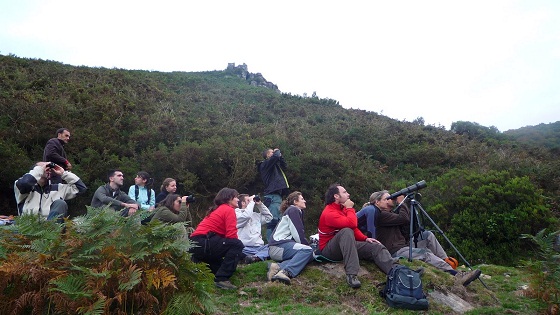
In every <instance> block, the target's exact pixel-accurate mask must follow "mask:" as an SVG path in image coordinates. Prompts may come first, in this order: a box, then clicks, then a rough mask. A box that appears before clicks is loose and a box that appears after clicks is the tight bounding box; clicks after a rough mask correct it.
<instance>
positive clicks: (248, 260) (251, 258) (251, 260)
mask: <svg viewBox="0 0 560 315" xmlns="http://www.w3.org/2000/svg"><path fill="white" fill-rule="evenodd" d="M257 261H261V259H260V258H259V257H257V256H245V258H244V259H243V262H244V263H245V264H247V265H249V264H252V263H256V262H257Z"/></svg>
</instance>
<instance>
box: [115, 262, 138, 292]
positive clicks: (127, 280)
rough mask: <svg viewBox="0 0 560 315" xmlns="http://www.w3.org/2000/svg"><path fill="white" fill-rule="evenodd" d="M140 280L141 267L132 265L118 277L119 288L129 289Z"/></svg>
mask: <svg viewBox="0 0 560 315" xmlns="http://www.w3.org/2000/svg"><path fill="white" fill-rule="evenodd" d="M141 281H142V269H140V268H138V266H136V265H132V266H130V267H129V268H128V270H126V271H125V272H124V273H122V274H121V276H120V277H119V290H125V291H130V290H132V289H133V288H134V286H136V285H137V284H138V283H140V282H141Z"/></svg>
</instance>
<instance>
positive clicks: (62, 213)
mask: <svg viewBox="0 0 560 315" xmlns="http://www.w3.org/2000/svg"><path fill="white" fill-rule="evenodd" d="M53 174H56V175H58V176H59V177H60V178H61V179H62V180H64V183H52V182H51V181H50V178H51V176H52V175H53ZM86 189H87V187H86V185H85V184H84V183H83V182H82V180H81V179H80V178H79V177H78V176H76V174H74V173H72V172H70V171H65V170H64V169H63V168H62V167H61V166H60V165H57V164H54V163H51V162H38V163H37V164H36V165H35V167H33V169H32V170H30V171H29V173H27V174H25V175H23V176H22V177H21V178H20V179H18V180H16V182H15V183H14V191H15V195H16V202H17V207H18V213H19V214H20V215H22V214H39V215H41V216H43V217H45V218H47V220H53V219H58V220H59V222H61V221H62V218H63V217H66V216H68V205H67V204H66V201H65V200H70V199H72V198H74V197H76V196H77V195H78V194H81V193H83V192H85V191H86Z"/></svg>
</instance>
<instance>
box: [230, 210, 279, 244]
mask: <svg viewBox="0 0 560 315" xmlns="http://www.w3.org/2000/svg"><path fill="white" fill-rule="evenodd" d="M255 207H256V208H257V209H259V212H255V211H254V208H255ZM235 216H236V217H237V237H238V238H239V239H240V240H241V242H243V245H245V246H262V245H264V241H263V239H262V235H261V230H262V225H263V224H266V223H268V222H270V221H272V213H270V210H268V208H267V207H266V206H265V205H264V204H263V203H259V204H255V202H254V201H251V202H250V203H249V204H248V205H247V208H245V209H240V208H237V209H235Z"/></svg>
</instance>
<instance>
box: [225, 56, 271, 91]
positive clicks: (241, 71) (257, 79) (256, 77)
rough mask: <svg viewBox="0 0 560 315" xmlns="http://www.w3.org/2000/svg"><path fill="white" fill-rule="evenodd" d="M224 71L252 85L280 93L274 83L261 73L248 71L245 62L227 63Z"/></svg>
mask: <svg viewBox="0 0 560 315" xmlns="http://www.w3.org/2000/svg"><path fill="white" fill-rule="evenodd" d="M225 72H226V73H228V74H233V75H235V76H237V77H239V78H241V79H243V80H245V81H247V83H249V84H251V85H253V86H262V87H265V88H269V89H272V90H275V91H277V92H278V93H280V90H279V89H278V86H277V85H276V84H274V83H272V82H268V81H267V80H266V79H265V78H264V77H263V75H262V74H260V73H251V72H249V70H248V69H247V65H246V64H242V65H238V66H236V65H235V63H228V66H227V68H226V70H225Z"/></svg>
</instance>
